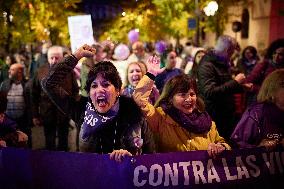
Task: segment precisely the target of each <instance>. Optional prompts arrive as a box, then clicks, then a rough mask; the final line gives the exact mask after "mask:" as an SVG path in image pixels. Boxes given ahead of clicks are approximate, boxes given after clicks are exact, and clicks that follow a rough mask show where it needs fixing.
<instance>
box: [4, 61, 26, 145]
mask: <svg viewBox="0 0 284 189" xmlns="http://www.w3.org/2000/svg"><path fill="white" fill-rule="evenodd" d="M26 82H27V81H26V80H25V77H24V65H23V64H21V63H15V64H12V65H11V66H10V69H9V78H8V79H6V80H4V81H3V83H2V84H1V85H0V91H2V92H5V93H6V94H7V108H6V112H5V114H6V115H7V116H8V117H9V118H11V119H13V120H14V121H16V123H17V125H18V129H19V130H21V131H23V132H24V133H26V134H27V135H28V137H29V141H28V142H29V143H28V145H29V147H31V127H30V125H29V124H28V123H29V120H28V118H29V117H28V107H29V104H28V102H29V98H30V96H29V95H28V93H27V88H26Z"/></svg>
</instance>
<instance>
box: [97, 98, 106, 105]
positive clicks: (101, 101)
mask: <svg viewBox="0 0 284 189" xmlns="http://www.w3.org/2000/svg"><path fill="white" fill-rule="evenodd" d="M97 104H98V106H99V107H104V106H106V105H107V98H106V97H105V96H98V97H97Z"/></svg>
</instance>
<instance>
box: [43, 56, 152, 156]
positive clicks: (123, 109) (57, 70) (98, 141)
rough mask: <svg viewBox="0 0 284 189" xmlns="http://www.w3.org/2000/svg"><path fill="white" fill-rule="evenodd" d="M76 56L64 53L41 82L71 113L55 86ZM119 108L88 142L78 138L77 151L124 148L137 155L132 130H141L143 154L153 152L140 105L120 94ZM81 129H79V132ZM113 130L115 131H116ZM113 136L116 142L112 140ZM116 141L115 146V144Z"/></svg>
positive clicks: (58, 104)
mask: <svg viewBox="0 0 284 189" xmlns="http://www.w3.org/2000/svg"><path fill="white" fill-rule="evenodd" d="M77 61H78V60H77V59H75V58H74V57H73V56H67V57H65V59H64V60H63V61H62V62H61V63H59V64H58V65H56V66H54V67H53V68H52V69H51V71H50V72H49V75H48V76H47V77H46V78H45V79H44V80H43V81H42V87H43V89H44V90H45V92H46V93H47V94H48V95H49V97H50V98H51V99H53V102H55V103H56V104H57V107H58V108H59V109H60V110H61V111H62V112H64V113H65V115H69V116H70V111H69V110H68V109H66V108H65V107H64V106H62V105H60V103H57V102H59V100H57V99H60V94H58V90H55V89H58V85H59V84H60V83H62V81H63V80H64V78H65V77H66V75H67V74H68V73H69V72H70V71H71V70H73V68H74V67H75V66H76V64H77ZM119 102H120V104H119V111H118V115H117V116H116V118H115V119H114V120H113V121H112V122H110V123H109V124H108V125H106V126H104V127H103V128H102V129H100V130H99V132H97V133H96V134H94V135H93V136H91V137H90V138H89V139H88V141H82V138H81V137H80V140H81V141H80V142H81V145H80V150H81V151H86V152H96V153H110V152H112V151H113V150H114V149H121V148H122V149H126V150H128V151H129V152H131V153H133V154H136V153H137V151H136V150H137V149H134V148H133V145H132V143H133V141H132V140H131V139H133V137H132V133H131V132H132V131H136V130H141V137H142V139H143V146H142V151H143V153H152V152H154V151H155V146H154V140H153V137H152V133H151V132H150V129H149V128H148V125H147V122H146V120H145V118H144V117H143V115H142V113H141V110H140V108H139V107H138V106H137V104H136V103H135V102H134V100H133V99H132V98H128V97H120V101H119ZM82 129H83V128H81V131H82ZM115 130H116V134H115ZM114 139H115V141H116V142H114ZM114 143H115V145H114Z"/></svg>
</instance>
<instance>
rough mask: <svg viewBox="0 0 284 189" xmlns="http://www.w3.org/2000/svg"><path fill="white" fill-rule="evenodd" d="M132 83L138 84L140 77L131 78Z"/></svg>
mask: <svg viewBox="0 0 284 189" xmlns="http://www.w3.org/2000/svg"><path fill="white" fill-rule="evenodd" d="M132 81H133V82H139V81H140V77H139V76H133V77H132Z"/></svg>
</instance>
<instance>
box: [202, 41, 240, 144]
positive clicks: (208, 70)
mask: <svg viewBox="0 0 284 189" xmlns="http://www.w3.org/2000/svg"><path fill="white" fill-rule="evenodd" d="M236 47H237V43H236V41H235V40H234V39H233V38H232V37H230V36H226V35H224V36H220V37H219V38H218V40H217V43H216V45H215V48H214V49H213V50H212V51H210V52H208V53H207V54H206V55H205V56H204V57H203V58H202V59H201V62H200V66H199V68H198V70H197V78H198V88H199V92H200V95H201V96H202V97H203V99H204V101H205V105H206V110H207V112H208V113H209V114H210V116H211V117H212V119H213V120H214V121H215V123H216V125H217V128H218V131H219V133H220V135H221V136H222V137H224V138H226V139H228V138H229V137H230V135H231V133H232V131H233V129H234V127H235V125H236V122H237V121H238V120H236V119H235V114H234V113H235V104H234V94H236V93H239V92H241V91H242V84H243V83H244V82H245V75H244V74H243V73H240V74H238V75H236V77H235V78H234V79H233V78H232V75H231V72H230V58H231V56H232V55H233V53H234V51H235V50H236Z"/></svg>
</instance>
